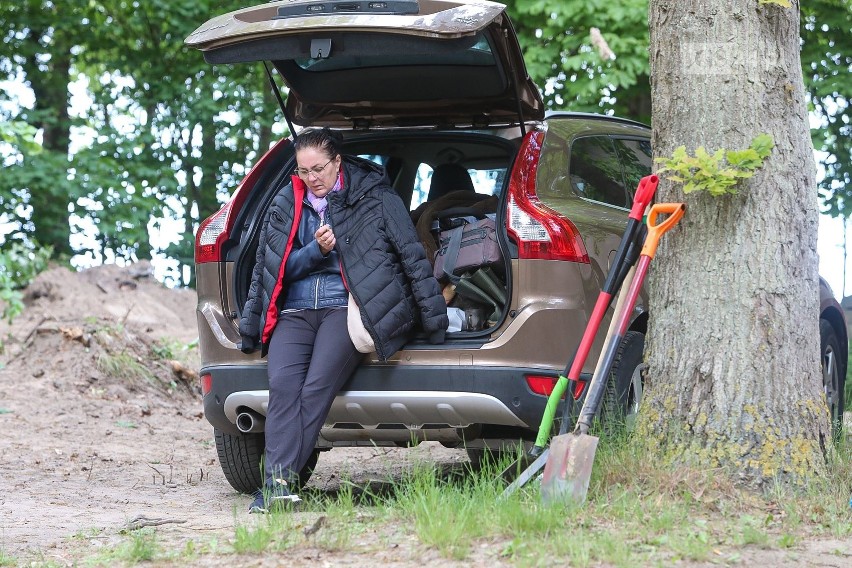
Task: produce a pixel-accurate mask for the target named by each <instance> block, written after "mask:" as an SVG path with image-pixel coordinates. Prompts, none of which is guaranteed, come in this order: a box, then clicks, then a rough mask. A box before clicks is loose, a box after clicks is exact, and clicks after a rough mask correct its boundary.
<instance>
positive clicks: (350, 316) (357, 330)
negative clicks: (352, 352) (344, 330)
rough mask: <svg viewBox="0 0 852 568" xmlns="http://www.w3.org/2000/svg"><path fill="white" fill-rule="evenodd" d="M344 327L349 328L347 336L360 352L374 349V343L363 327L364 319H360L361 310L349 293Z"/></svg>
mask: <svg viewBox="0 0 852 568" xmlns="http://www.w3.org/2000/svg"><path fill="white" fill-rule="evenodd" d="M346 327H348V328H349V338H350V339H352V343H353V344H354V345H355V349H357V350H358V351H359V352H361V353H373V352H374V351H375V350H376V344H375V343H374V342H373V338H372V337H371V336H370V332H369V331H367V328H366V327H364V321H363V320H362V319H361V310H360V308H358V304H356V303H355V298H354V297H353V296H352V294H349V306H348V308H347V311H346Z"/></svg>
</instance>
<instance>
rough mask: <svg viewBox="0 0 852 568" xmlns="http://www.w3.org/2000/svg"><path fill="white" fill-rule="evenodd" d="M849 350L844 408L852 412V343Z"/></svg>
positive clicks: (844, 389)
mask: <svg viewBox="0 0 852 568" xmlns="http://www.w3.org/2000/svg"><path fill="white" fill-rule="evenodd" d="M847 348H848V349H849V352H848V356H847V358H846V361H847V362H848V363H847V365H846V382H845V383H844V386H843V406H844V408H845V409H846V410H848V411H852V342H850V343H849V345H848V346H847ZM846 427H847V428H852V424H847V425H846Z"/></svg>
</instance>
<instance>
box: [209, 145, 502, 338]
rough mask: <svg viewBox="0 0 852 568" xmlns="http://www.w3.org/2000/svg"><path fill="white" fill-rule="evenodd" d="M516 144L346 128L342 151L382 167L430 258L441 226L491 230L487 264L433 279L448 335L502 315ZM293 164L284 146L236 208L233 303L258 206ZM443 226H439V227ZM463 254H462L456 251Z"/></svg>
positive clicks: (474, 329) (254, 235) (478, 329)
mask: <svg viewBox="0 0 852 568" xmlns="http://www.w3.org/2000/svg"><path fill="white" fill-rule="evenodd" d="M517 145H518V141H517V140H507V139H505V138H501V137H497V136H494V135H489V134H485V133H470V132H468V133H457V132H446V133H434V132H423V131H411V132H407V133H400V132H394V133H393V134H385V133H370V134H349V135H348V136H347V137H346V138H345V142H344V153H345V154H349V155H358V156H361V157H364V158H368V159H371V160H373V161H376V162H378V163H380V164H382V165H383V166H384V167H385V169H386V171H387V173H388V178H389V179H390V182H391V185H392V186H393V187H394V189H395V190H396V192H397V193H398V194H399V196H400V197H401V198H402V200H403V202H404V203H405V204H406V205H407V206H408V207H409V210H410V211H411V215H412V221H413V222H414V223H415V228H416V229H417V232H418V236H419V237H420V239H421V241H422V242H423V243H424V248H425V249H426V251H427V257H428V258H430V261H432V262H434V252H435V251H437V250H441V249H442V243H441V238H440V237H442V236H443V237H444V243H443V245H444V246H443V250H444V252H445V251H446V244H447V239H448V238H449V236H448V235H451V233H448V232H446V231H451V230H452V228H453V227H455V226H457V225H461V224H464V223H476V222H477V221H479V223H478V225H477V227H479V226H480V225H481V226H484V227H486V228H487V230H488V231H491V232H493V234H495V236H496V241H497V243H499V245H498V246H499V251H498V255H499V256H498V257H496V258H495V257H494V256H492V257H491V258H492V259H493V261H489V263H488V265H487V266H469V267H467V268H466V269H464V267H461V268H460V269H457V270H456V271H455V274H454V275H453V276H454V277H455V278H454V280H455V282H453V281H451V280H450V279H449V278H448V277H447V276H446V275H444V276H443V277H442V278H441V279H439V282H440V284H441V286H442V288H443V292H444V295H445V298H447V299H449V300H450V301H449V303H448V311H449V312H450V315H451V327H450V333H449V335H448V337H449V338H451V339H452V338H455V339H470V338H475V337H479V336H485V335H487V334H488V333H489V330H491V329H493V328H494V327H495V326H498V325H499V324H500V322H501V321H502V319H503V318H504V317H505V314H506V311H507V310H506V307H507V304H508V298H510V297H511V290H509V289H508V284H507V283H509V282H511V278H509V273H508V272H509V270H510V263H509V260H510V257H511V253H510V252H509V251H510V245H509V243H508V242H506V240H505V230H503V231H501V230H499V227H502V226H504V219H503V212H504V211H505V202H504V195H505V192H506V186H507V184H508V178H509V175H508V174H509V171H510V169H511V166H512V163H513V161H514V157H515V154H516V152H517ZM294 166H295V161H294V156H293V154H292V153H291V152H286V153H285V155H284V156H282V157H281V159H280V161H279V162H278V163H276V164H272V165H271V166H269V167H267V171H266V172H265V175H264V176H263V177H262V178H261V180H260V182H259V183H258V184H257V185H256V186H255V187H254V188H253V190H252V192H251V194H250V195H249V197H248V198H247V199H246V202H245V203H244V205H243V207H242V209H241V210H240V211H239V212H238V213H237V219H236V222H235V223H234V227H235V230H234V232H233V234H232V235H231V240H230V241H229V243H228V244H229V247H230V248H228V250H227V252H226V253H225V259H226V260H227V261H230V262H233V263H234V270H233V274H234V278H233V281H232V282H231V283H230V284H231V285H232V286H233V290H232V293H230V294H228V295H230V296H231V297H232V298H233V299H234V305H236V306H238V307H239V309H241V308H242V306H243V304H244V303H245V298H246V295H247V293H248V288H249V284H250V280H251V273H252V269H253V267H254V263H255V254H256V250H257V244H258V240H259V235H260V226H261V222H260V220H261V219H262V217H263V213H262V212H263V211H264V210H265V209H266V208H267V207H268V206H269V205H270V203H271V201H272V197H273V196H274V195H275V193H276V192H277V190H278V189H280V188H281V187H283V186H284V185H286V184H288V183H289V182H290V175H291V174H292V170H293V167H294ZM433 176H434V179H433ZM433 181H434V183H433ZM439 194H440V195H439ZM448 209H452V211H454V212H455V213H453V214H452V215H450V216H447V217H444V216H443V215H442V211H446V210H448ZM481 219H490V221H488V220H484V221H482V220H481ZM472 227H473V225H469V226H468V228H460V229H459V230H460V231H464V239H465V240H467V239H468V234H469V233H468V231H469V230H472ZM490 227H495V228H497V230H496V231H494V230H493V229H491V228H490ZM237 228H238V229H239V230H237ZM442 230H443V231H445V232H444V233H443V234H439V233H440V231H442ZM471 234H472V233H471ZM477 234H478V233H477ZM461 246H463V247H464V246H468V245H467V244H466V243H463V244H462V245H461ZM462 256H463V255H462V254H460V255H459V258H461V257H462ZM459 279H460V280H462V281H461V282H459ZM453 322H455V327H454V323H453ZM456 328H460V329H456ZM422 340H423V338H422V337H421V338H417V337H415V338H414V340H413V343H417V342H419V341H422Z"/></svg>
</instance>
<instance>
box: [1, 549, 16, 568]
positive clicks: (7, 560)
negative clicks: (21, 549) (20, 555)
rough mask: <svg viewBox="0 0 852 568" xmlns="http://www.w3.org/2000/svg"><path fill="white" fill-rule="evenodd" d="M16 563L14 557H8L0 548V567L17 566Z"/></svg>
mask: <svg viewBox="0 0 852 568" xmlns="http://www.w3.org/2000/svg"><path fill="white" fill-rule="evenodd" d="M17 564H18V561H17V559H16V558H15V557H14V556H9V555H8V554H6V551H5V550H3V549H2V548H0V566H17Z"/></svg>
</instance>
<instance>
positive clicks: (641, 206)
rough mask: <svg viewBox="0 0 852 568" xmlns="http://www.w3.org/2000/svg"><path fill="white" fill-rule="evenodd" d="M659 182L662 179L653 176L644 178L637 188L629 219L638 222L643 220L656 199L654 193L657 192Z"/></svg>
mask: <svg viewBox="0 0 852 568" xmlns="http://www.w3.org/2000/svg"><path fill="white" fill-rule="evenodd" d="M659 182H660V178H658V177H657V176H653V175H651V176H645V177H643V178H642V180H641V181H640V182H639V187H638V188H636V195H635V196H634V197H633V208H632V209H631V210H630V215H628V217H630V218H631V219H636V220H637V221H641V220H642V215H644V214H645V208H646V207H648V204H649V203H651V200H652V199H653V198H654V192H656V191H657V184H658V183H659Z"/></svg>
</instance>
